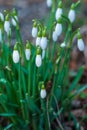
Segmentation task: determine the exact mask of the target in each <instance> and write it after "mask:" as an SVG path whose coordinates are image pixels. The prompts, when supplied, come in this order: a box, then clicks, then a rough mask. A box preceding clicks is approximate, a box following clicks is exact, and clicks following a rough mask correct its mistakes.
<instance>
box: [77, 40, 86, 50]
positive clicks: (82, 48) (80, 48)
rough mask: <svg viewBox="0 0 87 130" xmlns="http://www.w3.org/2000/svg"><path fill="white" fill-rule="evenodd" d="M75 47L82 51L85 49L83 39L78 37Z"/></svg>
mask: <svg viewBox="0 0 87 130" xmlns="http://www.w3.org/2000/svg"><path fill="white" fill-rule="evenodd" d="M77 47H78V49H79V50H80V51H84V49H85V45H84V41H83V40H82V39H78V42H77Z"/></svg>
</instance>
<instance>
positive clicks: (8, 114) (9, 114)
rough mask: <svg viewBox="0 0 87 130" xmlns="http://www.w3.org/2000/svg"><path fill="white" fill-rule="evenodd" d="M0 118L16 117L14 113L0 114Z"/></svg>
mask: <svg viewBox="0 0 87 130" xmlns="http://www.w3.org/2000/svg"><path fill="white" fill-rule="evenodd" d="M0 116H3V117H12V116H17V115H16V114H15V113H0Z"/></svg>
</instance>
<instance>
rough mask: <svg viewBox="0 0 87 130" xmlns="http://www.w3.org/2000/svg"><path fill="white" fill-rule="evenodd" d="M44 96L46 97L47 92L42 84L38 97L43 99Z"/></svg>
mask: <svg viewBox="0 0 87 130" xmlns="http://www.w3.org/2000/svg"><path fill="white" fill-rule="evenodd" d="M46 96H47V92H46V89H45V86H44V84H43V85H42V87H41V91H40V97H41V99H45V98H46Z"/></svg>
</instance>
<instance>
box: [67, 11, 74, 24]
mask: <svg viewBox="0 0 87 130" xmlns="http://www.w3.org/2000/svg"><path fill="white" fill-rule="evenodd" d="M75 17H76V14H75V10H72V9H71V10H70V11H69V14H68V18H69V20H70V21H71V23H73V22H74V21H75Z"/></svg>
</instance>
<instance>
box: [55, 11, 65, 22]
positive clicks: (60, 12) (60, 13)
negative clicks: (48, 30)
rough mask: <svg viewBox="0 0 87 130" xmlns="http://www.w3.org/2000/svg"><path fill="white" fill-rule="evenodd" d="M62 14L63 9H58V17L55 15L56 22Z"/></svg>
mask: <svg viewBox="0 0 87 130" xmlns="http://www.w3.org/2000/svg"><path fill="white" fill-rule="evenodd" d="M62 14H63V10H62V8H58V9H57V11H56V15H55V17H56V20H58V19H59V18H60V17H61V15H62Z"/></svg>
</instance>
